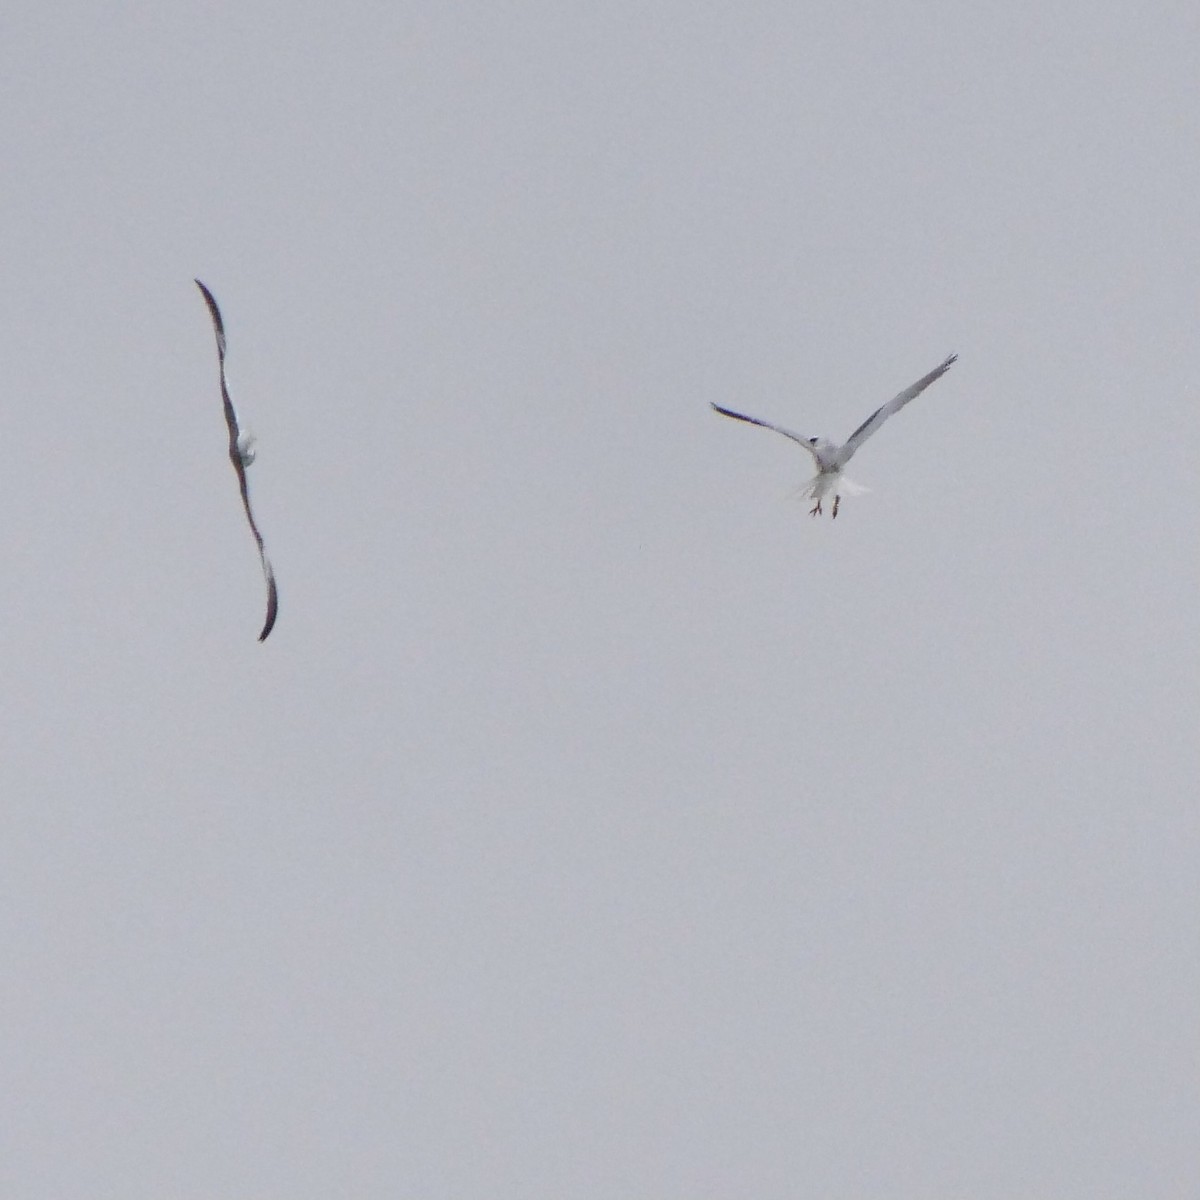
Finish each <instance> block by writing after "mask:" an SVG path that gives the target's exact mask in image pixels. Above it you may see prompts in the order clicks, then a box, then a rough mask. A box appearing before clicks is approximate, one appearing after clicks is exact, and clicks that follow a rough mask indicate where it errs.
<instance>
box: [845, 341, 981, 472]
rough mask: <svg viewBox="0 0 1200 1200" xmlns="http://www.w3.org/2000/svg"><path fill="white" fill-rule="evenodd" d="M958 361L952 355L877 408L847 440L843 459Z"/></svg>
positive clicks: (954, 355)
mask: <svg viewBox="0 0 1200 1200" xmlns="http://www.w3.org/2000/svg"><path fill="white" fill-rule="evenodd" d="M957 359H958V355H957V354H952V355H950V357H949V358H948V359H946V361H945V362H944V363H942V364H941V366H938V367H934V369H933V370H932V371H930V372H929V374H928V375H922V376H921V378H920V379H918V380H917V382H916V383H914V384H913V385H912V387H906V388H905V389H904V391H902V392H900V393H899V395H896V396H893V397H892V398H891V399H890V400H889V401H888V402H887V403H886V404H884V405H882V406H881V407H879V408H877V409H876V410H875V411H874V412H873V413H872V414H871V415H870V416H869V417H868V418H867V419H866V420H865V421H864V422H863V423H862V424H861V425H860V426H859V427H858V428H857V429H856V430H855V431H854V432H853V433H852V434H851V435H850V436H849V437H848V438H847V439H846V443H845V445H844V446H843V447H842V453H841V459H842V462H845V461H846V460H847V459H848V458H849V457H850V455H852V454H853V453H854V452H855V450H857V449H858V448H859V446H861V445H862V444H863V442H865V441H866V440H867V438H869V437H870V436H871V434H873V433H874V432H875V430H877V429H878V428H879V427H880V425H882V424H883V423H884V421H886V420H887V419H888V417H890V416H891V415H892V414H893V413H898V412H899V411H900V410H901V409H902V408H903V407H904V406H905V405H906V404H907V403H908V402H909V401H910V400H915V399H916V398H917V397H918V396H919V395H920V394H921V393H922V392H923V391H924V390H925V389H926V388H927V387H928V386H929V385H930V384H931V383H933V382H934V381H935V380H938V379H941V377H942V376H943V375H945V373H946V372H947V371H948V370H950V368H951V367H952V366H953V365H954V363H955V361H956V360H957Z"/></svg>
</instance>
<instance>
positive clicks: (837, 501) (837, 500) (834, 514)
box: [830, 496, 842, 521]
mask: <svg viewBox="0 0 1200 1200" xmlns="http://www.w3.org/2000/svg"><path fill="white" fill-rule="evenodd" d="M841 502H842V498H841V496H834V498H833V512H832V513H831V514H830V515H831V517H832V519H833V520H835V521H836V520H837V510H838V505H839V504H841Z"/></svg>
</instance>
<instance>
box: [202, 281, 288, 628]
mask: <svg viewBox="0 0 1200 1200" xmlns="http://www.w3.org/2000/svg"><path fill="white" fill-rule="evenodd" d="M196 286H197V287H198V288H199V289H200V294H201V295H202V296H203V297H204V302H205V303H206V304H207V305H208V311H209V312H210V313H211V314H212V323H213V330H214V331H215V332H216V335H217V361H218V363H219V364H220V368H221V401H222V403H223V404H224V406H225V424H226V425H227V426H228V427H229V461H230V462H231V463H233V469H234V471H236V472H237V478H238V488H239V490H240V491H241V493H242V506H243V507H244V508H245V510H246V520H247V521H249V522H250V532H251V533H252V534H254V540H255V542H257V543H258V557H259V558H260V559H261V560H262V569H263V577H264V578H265V579H266V581H267V619H266V621H264V622H263V627H262V632H261V633H260V634H259V635H258V640H259V641H260V642H263V641H266V638H267V634H269V633H270V632H271V630H272V629H273V628H274V626H275V615H276V613H277V612H278V611H279V592H278V589H277V588H276V587H275V572H274V570H272V568H271V560H270V559H269V558H267V551H266V547H265V546H264V545H263V539H262V534H261V533H259V531H258V523H257V522H256V521H255V520H254V512H253V510H252V509H251V508H250V492H249V489H248V488H247V486H246V468H247V467H248V466H249V465H250V464H251V463H252V462H253V461H254V454H255V451H254V434H252V433H250V432H249V431H248V430H244V429H243V428H242V427H241V425H239V424H238V418H237V410H236V409H235V408H234V407H233V401H232V400H231V399H230V398H229V384H228V382H227V380H226V378H225V323H224V322H223V321H222V320H221V310H220V309H219V308H218V307H217V302H216V300H214V299H213V294H212V292H210V291H209V290H208V288H206V287H205V286H204V284H202V283H201V282H200V280H198V279H197V280H196Z"/></svg>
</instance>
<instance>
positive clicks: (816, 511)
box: [808, 500, 821, 517]
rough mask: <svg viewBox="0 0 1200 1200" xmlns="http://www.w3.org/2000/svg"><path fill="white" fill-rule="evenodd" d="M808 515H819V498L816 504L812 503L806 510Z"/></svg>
mask: <svg viewBox="0 0 1200 1200" xmlns="http://www.w3.org/2000/svg"><path fill="white" fill-rule="evenodd" d="M808 515H809V516H810V517H819V516H820V515H821V501H820V500H818V501H817V502H816V504H814V505H813V506H812V508H810V509H809V510H808Z"/></svg>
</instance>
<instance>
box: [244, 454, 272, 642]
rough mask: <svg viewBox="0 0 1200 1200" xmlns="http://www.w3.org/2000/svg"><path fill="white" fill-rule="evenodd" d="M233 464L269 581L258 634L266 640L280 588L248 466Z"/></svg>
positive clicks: (266, 577)
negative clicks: (257, 515) (259, 519)
mask: <svg viewBox="0 0 1200 1200" xmlns="http://www.w3.org/2000/svg"><path fill="white" fill-rule="evenodd" d="M233 465H234V467H235V468H236V470H237V477H238V488H239V489H240V491H241V493H242V507H243V508H244V509H245V510H246V520H247V521H248V522H249V523H250V532H251V533H252V534H254V544H255V545H256V546H257V547H258V557H259V561H260V562H261V563H262V570H263V578H264V579H265V580H266V581H267V619H266V621H265V622H264V623H263V627H262V632H261V633H260V634H259V635H258V640H259V641H260V642H265V641H266V640H267V635H268V634H269V633H270V632H271V630H272V629H274V628H275V617H276V615H277V614H278V612H279V589H278V587H276V585H275V569H274V568H273V567H272V566H271V560H270V559H269V558H268V557H267V548H266V546H265V545H264V544H263V536H262V534H261V533H260V532H259V530H258V522H257V521H256V520H255V519H254V510H253V509H252V508H251V507H250V489H249V487H248V486H247V484H246V468H245V467H244V466H242V463H241V460H240V459H239V460H236V461H235V462H234V464H233Z"/></svg>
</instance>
